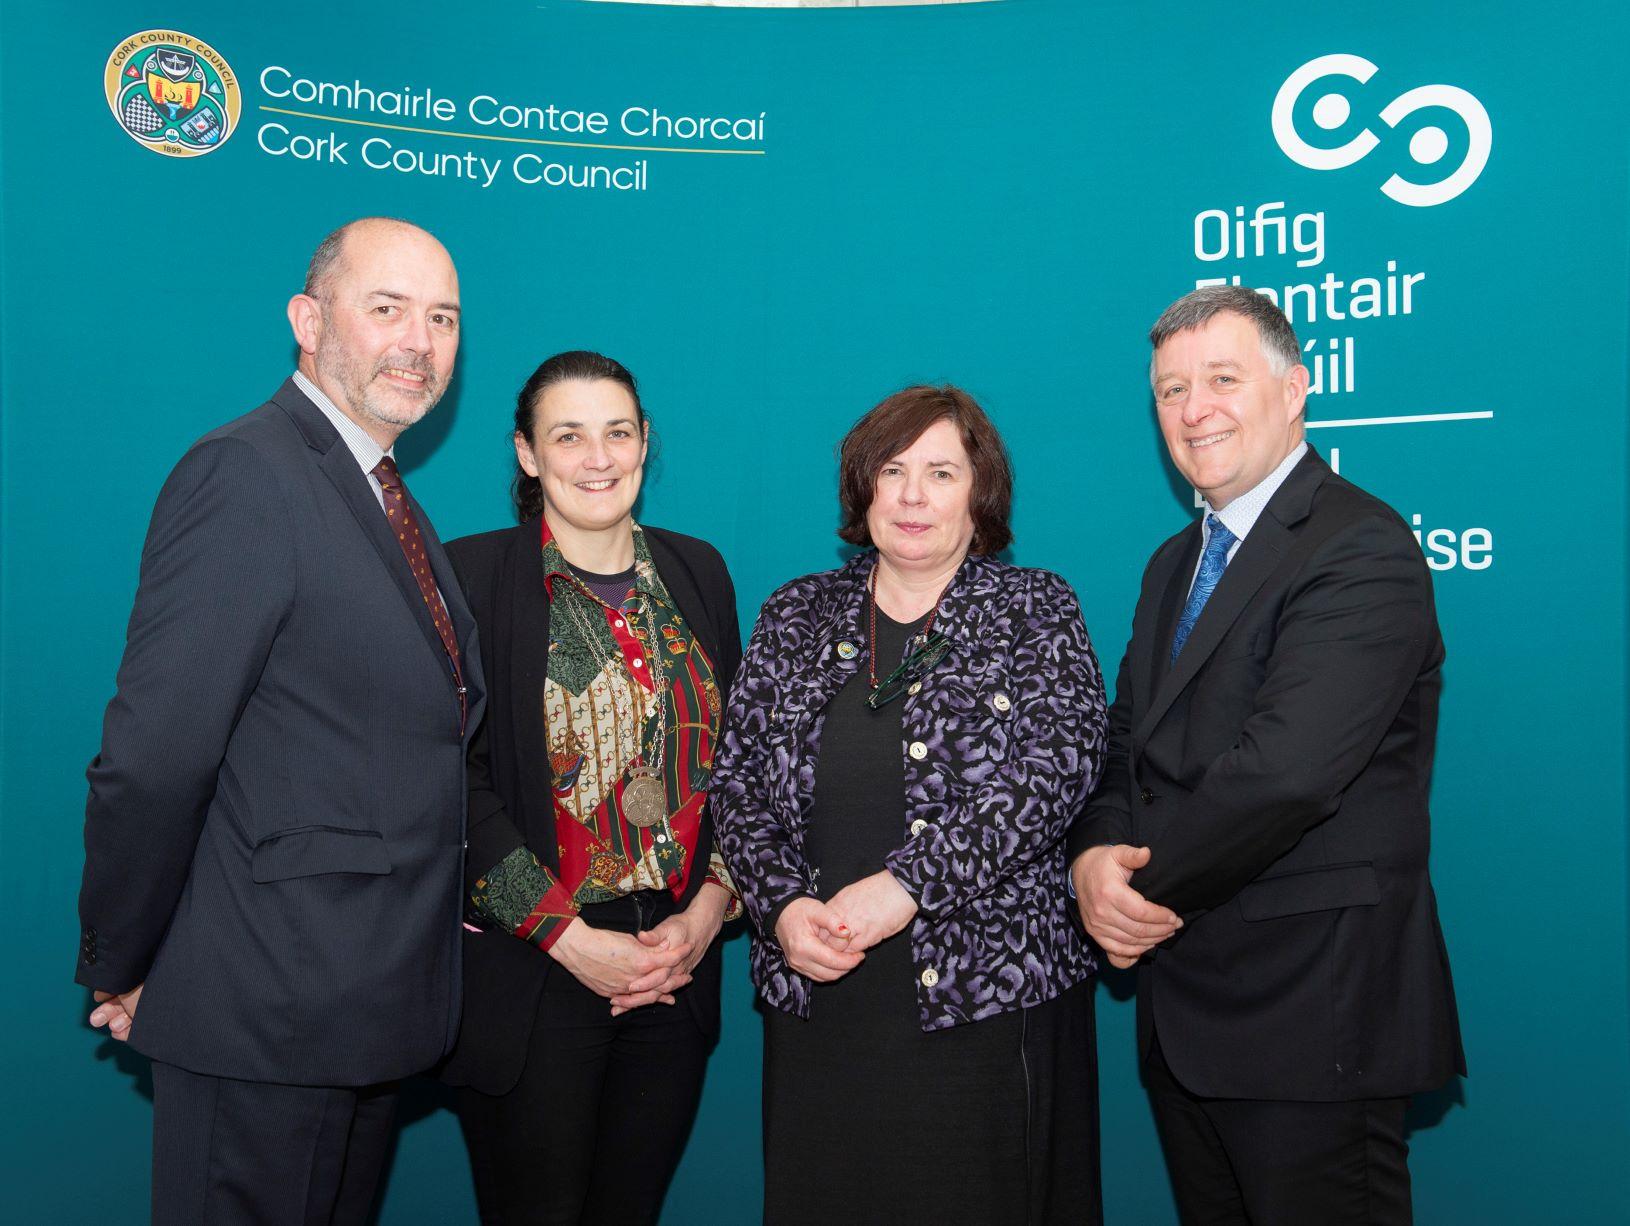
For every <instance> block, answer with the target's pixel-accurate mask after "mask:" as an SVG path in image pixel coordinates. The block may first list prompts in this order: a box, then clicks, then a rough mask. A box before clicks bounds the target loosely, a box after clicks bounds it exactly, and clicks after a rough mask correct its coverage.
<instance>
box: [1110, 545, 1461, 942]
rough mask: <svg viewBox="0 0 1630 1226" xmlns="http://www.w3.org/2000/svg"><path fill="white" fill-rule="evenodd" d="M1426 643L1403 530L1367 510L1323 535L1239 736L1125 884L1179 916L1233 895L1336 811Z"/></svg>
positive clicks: (1430, 631) (1424, 595)
mask: <svg viewBox="0 0 1630 1226" xmlns="http://www.w3.org/2000/svg"><path fill="white" fill-rule="evenodd" d="M1437 641H1438V633H1437V613H1436V611H1435V608H1434V606H1433V601H1432V581H1431V577H1430V575H1429V574H1428V573H1427V569H1426V563H1425V562H1424V560H1423V559H1422V558H1421V554H1420V550H1419V549H1417V548H1415V547H1414V543H1413V541H1412V540H1411V538H1410V537H1409V535H1408V533H1407V532H1406V531H1405V530H1404V528H1403V525H1402V524H1401V523H1398V522H1396V521H1395V520H1393V519H1391V518H1390V517H1384V516H1382V515H1379V514H1377V515H1372V516H1369V517H1367V518H1365V519H1361V520H1358V521H1356V522H1355V523H1353V524H1351V525H1348V526H1346V527H1344V528H1343V529H1341V530H1340V531H1338V532H1336V533H1334V534H1332V536H1331V537H1330V539H1329V540H1327V541H1325V542H1324V543H1323V545H1321V546H1320V548H1319V549H1318V550H1317V551H1316V552H1315V553H1314V554H1313V556H1312V557H1311V558H1310V559H1309V560H1308V563H1307V565H1306V566H1304V567H1303V569H1302V571H1301V573H1300V574H1299V575H1298V576H1297V578H1296V580H1295V581H1294V583H1293V586H1292V588H1291V590H1290V591H1289V592H1288V593H1287V594H1286V599H1285V604H1284V611H1283V613H1282V614H1281V615H1280V619H1279V626H1278V633H1277V635H1276V637H1275V641H1274V643H1273V647H1272V649H1271V651H1270V653H1269V655H1268V660H1267V666H1266V672H1265V675H1264V677H1263V681H1262V684H1261V687H1260V688H1259V689H1258V691H1257V694H1256V700H1255V704H1254V707H1253V710H1252V712H1251V714H1250V715H1249V716H1248V717H1247V719H1246V720H1245V723H1244V725H1243V726H1242V727H1241V729H1240V734H1239V738H1238V740H1237V741H1236V742H1235V743H1234V745H1233V747H1232V748H1231V749H1229V750H1228V752H1226V753H1224V754H1222V755H1221V756H1220V757H1218V758H1217V760H1216V761H1215V762H1213V763H1212V764H1211V766H1210V768H1209V769H1208V770H1207V771H1206V773H1205V776H1204V778H1203V779H1202V780H1201V782H1200V785H1199V787H1197V788H1196V789H1195V791H1194V792H1193V793H1192V794H1191V795H1189V796H1188V797H1186V798H1185V799H1184V800H1183V802H1182V805H1181V808H1180V810H1179V811H1178V812H1177V813H1176V814H1175V815H1174V816H1173V818H1172V820H1171V821H1170V822H1169V823H1167V824H1166V827H1165V829H1164V831H1163V832H1162V833H1161V834H1160V835H1159V837H1158V838H1155V839H1152V840H1151V841H1150V852H1151V855H1150V860H1149V865H1148V867H1147V868H1143V869H1139V870H1138V871H1137V872H1136V873H1135V874H1134V875H1133V878H1132V885H1133V887H1134V888H1135V889H1137V890H1139V891H1140V892H1141V893H1143V895H1144V896H1145V897H1146V898H1149V899H1151V900H1153V901H1155V902H1158V903H1162V904H1164V905H1165V906H1168V907H1171V908H1172V909H1173V910H1175V911H1178V912H1182V913H1190V912H1193V911H1197V910H1203V909H1207V908H1211V907H1215V906H1218V905H1219V904H1221V903H1224V902H1226V901H1228V900H1229V899H1230V898H1232V897H1233V896H1234V895H1235V894H1237V893H1239V891H1240V890H1241V888H1243V887H1244V886H1245V885H1247V884H1248V883H1249V882H1251V881H1252V880H1253V879H1254V878H1255V877H1257V876H1258V875H1259V874H1260V873H1261V872H1262V871H1263V870H1264V869H1266V868H1267V867H1268V866H1269V865H1271V864H1272V863H1273V862H1274V861H1275V860H1277V859H1279V858H1280V857H1281V856H1283V855H1284V854H1285V853H1286V852H1288V851H1289V850H1290V849H1291V848H1292V847H1294V846H1295V845H1296V844H1297V843H1298V842H1299V841H1300V840H1301V838H1302V836H1303V835H1304V834H1306V833H1307V832H1308V831H1309V830H1311V829H1312V828H1313V827H1314V826H1317V825H1318V824H1319V823H1320V822H1322V821H1324V820H1325V819H1326V818H1328V817H1330V816H1331V815H1332V814H1334V813H1335V812H1336V810H1337V809H1338V808H1339V807H1340V805H1341V798H1342V793H1343V792H1344V791H1345V790H1346V789H1347V787H1348V786H1349V785H1350V784H1351V783H1352V782H1353V780H1354V779H1355V778H1356V777H1357V776H1358V773H1359V772H1360V771H1362V770H1363V769H1364V767H1365V764H1366V763H1367V762H1369V760H1370V759H1371V757H1372V756H1373V755H1374V753H1375V751H1376V748H1377V746H1378V745H1379V744H1380V743H1381V738H1382V736H1383V735H1385V733H1386V730H1387V728H1388V727H1389V726H1390V725H1391V724H1392V722H1393V720H1394V719H1395V718H1396V717H1397V715H1398V712H1399V710H1400V709H1401V707H1402V706H1403V702H1404V699H1405V697H1406V696H1407V695H1408V693H1409V691H1410V689H1411V688H1412V687H1413V686H1414V685H1415V682H1416V679H1417V677H1418V676H1419V674H1420V671H1421V667H1422V665H1423V664H1424V662H1425V660H1426V657H1427V653H1428V651H1429V650H1431V649H1432V645H1433V644H1434V643H1436V642H1437Z"/></svg>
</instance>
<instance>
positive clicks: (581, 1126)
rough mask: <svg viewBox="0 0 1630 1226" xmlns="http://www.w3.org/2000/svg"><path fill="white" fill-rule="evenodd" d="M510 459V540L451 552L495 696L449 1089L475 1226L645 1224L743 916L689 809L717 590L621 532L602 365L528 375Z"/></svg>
mask: <svg viewBox="0 0 1630 1226" xmlns="http://www.w3.org/2000/svg"><path fill="white" fill-rule="evenodd" d="M514 440H515V454H516V460H517V463H518V465H519V471H518V473H517V475H516V489H515V501H516V510H517V514H518V518H519V519H520V520H521V523H520V525H519V526H518V527H515V528H510V529H505V530H502V531H498V532H489V533H485V534H483V535H479V536H472V537H466V538H464V539H463V540H458V541H453V542H451V543H450V544H449V545H448V547H447V552H448V554H449V556H450V557H451V558H452V559H453V565H454V568H455V569H456V570H457V572H458V576H459V581H460V582H461V583H462V584H463V586H464V588H465V591H466V593H467V594H468V596H469V600H470V605H471V607H472V608H473V609H474V610H475V615H476V621H477V623H478V625H479V628H480V634H481V652H482V656H483V659H484V662H485V666H486V670H487V673H488V676H489V678H490V681H489V692H488V706H487V718H486V723H485V726H484V727H483V728H482V730H481V732H480V733H479V735H478V736H477V737H476V738H475V740H474V741H473V742H472V747H471V752H470V771H469V774H470V802H469V805H470V807H469V830H468V851H467V855H466V881H467V885H468V894H469V903H470V922H468V923H467V924H466V928H467V929H468V930H469V931H467V933H466V939H465V942H464V955H465V966H464V979H465V1002H464V1020H463V1025H462V1029H461V1031H460V1035H459V1040H458V1044H457V1047H456V1048H455V1050H454V1053H453V1055H452V1056H451V1057H450V1060H449V1063H448V1064H447V1066H446V1068H445V1070H444V1074H443V1076H444V1079H446V1080H448V1081H450V1082H452V1083H453V1084H456V1085H462V1086H464V1087H466V1089H465V1090H464V1091H463V1093H462V1094H461V1097H460V1118H461V1121H462V1123H463V1126H464V1132H465V1139H466V1141H467V1143H468V1145H469V1148H470V1158H471V1165H472V1167H473V1170H474V1174H475V1183H476V1191H477V1196H478V1198H479V1200H480V1202H481V1210H482V1219H483V1220H484V1221H486V1220H499V1221H502V1222H504V1223H506V1226H514V1224H516V1223H532V1222H537V1223H542V1222H549V1223H572V1224H576V1223H580V1222H581V1223H588V1222H611V1221H615V1222H627V1223H643V1222H655V1221H656V1220H657V1216H658V1214H659V1213H660V1211H661V1206H662V1198H663V1194H664V1192H665V1190H666V1188H667V1185H668V1181H669V1179H670V1177H671V1176H672V1174H673V1171H674V1168H675V1166H676V1165H677V1164H678V1161H679V1157H680V1153H681V1151H682V1149H683V1147H684V1142H685V1138H686V1136H687V1134H688V1133H689V1130H690V1126H691V1121H692V1119H693V1117H694V1115H695V1113H696V1106H697V1102H698V1100H699V1098H700V1095H701V1088H702V1074H703V1069H704V1066H705V1064H706V1061H707V1056H708V1052H709V1051H710V1050H711V1048H712V1046H713V1043H714V1041H715V1039H716V1038H717V1035H718V1024H719V961H720V953H719V945H720V943H719V941H718V939H717V938H718V935H719V930H720V927H721V924H722V922H723V921H724V920H725V919H727V918H730V917H731V913H732V912H738V911H739V910H740V905H739V903H738V902H737V901H736V898H735V893H734V887H733V886H732V885H731V883H730V878H729V876H728V874H727V873H726V871H725V869H724V867H723V864H722V863H721V861H720V858H719V856H718V854H717V853H716V852H715V851H714V850H713V839H712V832H711V830H710V829H709V825H708V821H707V818H706V814H705V812H704V806H705V802H706V798H707V792H708V788H709V784H710V777H711V770H712V766H713V755H714V751H715V743H716V738H717V736H718V732H719V724H720V720H721V718H722V715H723V704H724V699H725V696H726V695H727V694H728V693H729V689H730V682H731V678H732V676H733V674H734V673H735V670H736V665H737V662H738V660H739V657H740V653H741V639H740V633H739V630H738V628H737V622H736V600H735V592H734V589H733V588H732V586H731V582H730V576H729V574H728V573H727V571H726V570H725V565H724V561H723V559H722V558H720V556H719V554H718V552H717V551H716V550H715V549H714V548H713V547H712V546H711V545H708V544H706V543H705V542H703V541H699V540H696V539H694V538H692V537H688V536H681V535H679V534H678V533H674V532H665V531H663V530H661V529H658V528H651V527H644V526H642V525H640V524H637V523H635V522H634V519H633V508H634V502H635V499H636V498H637V497H638V495H639V491H640V482H641V478H642V476H643V473H644V465H645V457H646V451H647V444H648V441H649V423H648V422H647V421H646V417H645V411H644V409H643V407H642V406H641V404H640V398H639V392H638V389H637V387H636V385H635V382H634V377H633V376H632V375H631V374H629V372H628V371H627V370H626V369H624V367H623V366H622V365H621V364H619V363H617V362H615V361H613V360H612V359H610V358H607V357H603V356H601V355H600V354H595V353H587V352H581V351H576V352H570V353H562V354H557V355H556V356H555V357H552V358H550V359H549V360H548V361H546V362H544V363H543V364H542V365H541V366H539V367H538V369H537V370H536V371H534V372H533V374H532V377H531V378H530V379H528V380H527V382H526V385H525V386H524V387H523V388H522V389H521V392H520V395H519V397H518V399H517V404H516V411H515V434H514Z"/></svg>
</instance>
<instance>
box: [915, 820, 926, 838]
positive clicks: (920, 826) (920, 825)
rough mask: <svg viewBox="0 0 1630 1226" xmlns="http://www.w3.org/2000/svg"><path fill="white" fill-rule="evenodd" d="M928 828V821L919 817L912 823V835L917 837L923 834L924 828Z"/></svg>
mask: <svg viewBox="0 0 1630 1226" xmlns="http://www.w3.org/2000/svg"><path fill="white" fill-rule="evenodd" d="M927 829H928V823H927V822H925V821H923V819H922V818H920V817H919V818H918V819H917V820H916V821H914V822H912V823H911V837H912V838H916V837H917V836H918V835H919V834H921V833H922V832H923V831H924V830H927Z"/></svg>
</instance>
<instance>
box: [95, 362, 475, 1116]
mask: <svg viewBox="0 0 1630 1226" xmlns="http://www.w3.org/2000/svg"><path fill="white" fill-rule="evenodd" d="M415 512H416V513H417V514H418V516H419V523H420V525H421V529H422V531H423V534H424V538H425V545H426V551H427V553H428V554H429V557H430V561H431V566H432V569H433V570H434V572H435V576H436V581H437V583H438V585H439V586H440V588H441V591H442V593H443V595H444V597H445V599H446V603H447V608H448V612H449V614H450V615H451V617H452V621H453V625H454V627H455V631H456V634H457V636H458V640H459V644H460V650H461V653H462V662H463V670H464V677H465V684H466V686H467V687H468V688H469V697H470V710H469V719H468V721H467V726H466V730H465V731H464V732H462V733H461V731H460V728H459V718H458V703H457V697H456V692H455V689H454V684H453V680H452V674H451V670H450V669H449V667H448V661H447V656H446V652H445V651H444V650H443V648H442V645H441V641H440V639H439V638H438V637H437V634H436V631H435V628H434V627H433V626H432V624H431V620H430V615H429V611H428V610H427V609H426V607H425V603H424V600H423V598H422V597H421V595H420V592H419V588H418V585H417V583H416V582H415V581H414V579H413V575H412V572H411V570H410V569H409V567H408V564H407V562H406V560H405V558H404V557H403V555H402V550H401V547H400V545H399V544H398V542H397V540H396V539H395V536H394V534H393V533H392V531H391V529H390V527H389V525H388V523H387V521H386V519H385V515H384V512H383V511H382V510H381V509H380V506H379V503H378V502H377V500H376V499H375V496H374V493H373V491H372V489H371V487H370V485H369V482H368V479H367V477H366V476H365V475H364V474H363V473H362V471H361V469H360V468H359V467H358V465H357V462H356V459H355V458H354V456H353V455H352V453H351V451H350V450H349V449H348V448H347V447H346V445H345V443H344V442H343V440H341V439H340V437H339V435H338V433H337V432H336V431H335V429H334V427H333V425H332V424H331V423H330V422H329V421H328V419H327V418H326V417H324V416H323V414H322V412H321V411H320V410H319V409H318V408H317V407H316V406H315V405H314V404H312V403H311V401H310V400H309V399H307V398H306V396H305V395H304V394H302V393H301V392H300V391H299V389H298V388H297V387H296V386H295V385H294V383H293V381H292V380H291V381H289V382H287V383H285V384H284V385H283V386H282V387H281V388H280V389H278V392H277V394H276V395H275V396H273V397H272V399H271V400H270V401H269V402H268V403H266V404H263V405H262V406H261V407H260V408H258V409H256V410H254V411H253V412H252V413H249V414H248V415H246V416H244V417H241V418H239V419H238V420H236V421H234V422H231V423H229V424H227V425H225V426H222V427H221V428H220V429H218V430H216V431H214V432H213V433H211V434H209V435H206V436H205V437H204V438H203V439H201V440H200V441H199V442H198V443H197V444H196V445H195V446H194V447H193V448H192V449H191V450H190V451H188V452H187V454H186V455H185V456H184V457H183V458H182V460H181V462H180V463H179V464H178V465H177V466H176V468H175V471H174V472H173V473H171V474H170V477H169V479H168V481H166V482H165V485H164V488H163V490H162V492H161V493H160V494H159V498H158V503H157V505H156V506H155V508H154V511H153V519H152V524H151V526H150V527H149V530H148V535H147V542H146V545H145V547H144V549H143V552H142V565H141V581H140V586H139V588H138V590H137V593H136V603H135V609H134V611H133V613H132V614H131V618H130V628H129V633H128V639H127V642H126V646H125V654H124V660H123V663H122V664H121V665H120V668H119V677H118V689H117V693H116V694H115V696H114V698H113V701H112V702H111V703H110V704H109V706H108V710H107V715H106V720H105V723H104V727H103V735H102V748H101V752H100V753H99V754H98V755H97V757H96V759H95V760H94V761H93V762H92V763H91V766H90V770H89V772H88V774H89V779H90V799H89V802H88V804H87V806H86V814H85V874H84V881H83V886H82V889H81V892H80V904H79V906H80V917H81V923H82V926H83V931H82V933H81V942H80V956H79V964H78V973H77V976H76V977H77V979H78V980H79V982H80V983H83V984H86V985H87V986H90V987H93V988H100V989H104V990H107V991H124V990H128V989H129V988H131V987H133V986H135V985H136V984H138V983H142V982H143V981H145V983H146V988H145V989H144V991H143V993H142V997H141V1001H140V1005H139V1007H138V1009H137V1013H136V1020H135V1024H134V1025H133V1026H132V1028H131V1035H130V1042H131V1045H132V1046H133V1047H135V1048H136V1049H137V1050H139V1051H141V1052H144V1053H145V1054H147V1055H149V1056H151V1057H153V1058H154V1059H158V1060H163V1061H165V1062H167V1063H171V1064H176V1065H179V1066H181V1067H183V1068H187V1069H191V1070H193V1071H195V1072H200V1073H209V1074H214V1075H218V1076H225V1077H233V1078H238V1079H242V1080H249V1081H270V1082H283V1083H290V1084H302V1085H361V1084H367V1083H371V1082H377V1081H382V1080H385V1079H388V1078H393V1077H398V1076H402V1075H405V1074H409V1073H412V1072H416V1071H418V1070H420V1069H424V1068H426V1067H428V1066H429V1065H431V1064H433V1063H434V1062H435V1061H436V1060H437V1059H438V1058H439V1057H440V1056H441V1055H442V1053H443V1052H444V1051H445V1050H446V1049H447V1048H448V1046H449V1045H450V1043H451V1041H452V1038H453V1036H454V1034H455V1033H456V1031H457V1026H458V1016H457V1014H458V1000H459V977H460V967H459V962H460V954H459V920H460V914H461V911H462V889H461V880H462V857H463V842H464V808H465V792H466V789H465V783H464V756H465V748H466V746H465V742H466V740H467V737H468V730H473V729H474V728H476V727H477V726H478V725H479V722H480V719H481V714H482V707H483V702H484V688H483V685H482V680H481V661H480V651H479V648H478V646H477V642H476V634H475V622H474V618H473V617H472V616H471V614H470V610H469V607H468V606H467V605H466V604H465V602H464V598H463V596H462V594H461V593H460V591H459V585H458V583H457V581H456V580H455V578H454V576H453V571H452V568H451V566H450V565H449V564H448V562H447V558H446V555H445V554H444V553H443V551H442V547H441V543H440V542H439V541H438V540H437V539H436V536H435V533H434V531H433V530H432V529H431V526H430V521H429V519H428V518H427V517H426V516H425V515H424V513H423V511H422V510H420V509H419V508H418V507H417V506H415Z"/></svg>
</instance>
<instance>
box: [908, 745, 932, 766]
mask: <svg viewBox="0 0 1630 1226" xmlns="http://www.w3.org/2000/svg"><path fill="white" fill-rule="evenodd" d="M906 752H907V753H908V754H910V755H911V756H912V757H913V758H915V759H916V760H917V761H919V762H921V761H922V760H923V759H924V758H926V757H927V756H928V746H927V745H924V744H923V743H922V742H921V741H913V742H911V746H910V747H909V748H908V749H907V750H906Z"/></svg>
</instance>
